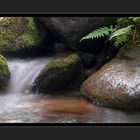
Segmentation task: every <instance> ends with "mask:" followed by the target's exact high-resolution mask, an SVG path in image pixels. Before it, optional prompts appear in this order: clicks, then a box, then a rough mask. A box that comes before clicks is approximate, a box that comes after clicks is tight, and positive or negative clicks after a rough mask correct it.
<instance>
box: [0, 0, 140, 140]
mask: <svg viewBox="0 0 140 140" xmlns="http://www.w3.org/2000/svg"><path fill="white" fill-rule="evenodd" d="M27 15H28V16H45V15H48V16H50V15H51V16H92V15H95V16H101V15H104V16H122V15H140V4H139V1H138V0H133V1H132V0H131V1H130V0H96V1H95V0H49V1H48V0H25V1H21V0H11V1H9V0H3V1H1V4H0V16H27ZM0 134H1V135H0V136H1V138H2V139H3V138H4V139H7V138H11V139H15V138H18V139H44V138H45V139H77V138H78V139H90V138H91V139H110V140H112V139H136V137H139V136H140V124H139V123H132V124H127V123H125V124H124V123H104V124H100V123H95V124H60V123H59V124H56V123H55V124H54V123H53V124H40V123H37V124H35V123H33V124H32V123H31V124H30V123H28V124H26V123H22V124H20V123H15V124H13V123H10V124H9V123H3V124H0Z"/></svg>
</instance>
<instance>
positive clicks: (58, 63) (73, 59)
mask: <svg viewBox="0 0 140 140" xmlns="http://www.w3.org/2000/svg"><path fill="white" fill-rule="evenodd" d="M79 60H80V58H79V56H78V55H77V54H72V55H70V56H68V57H66V58H59V59H56V60H52V61H50V62H49V63H48V65H47V66H46V70H47V69H50V68H61V67H66V66H68V65H71V64H72V65H73V64H76V63H77V61H79Z"/></svg>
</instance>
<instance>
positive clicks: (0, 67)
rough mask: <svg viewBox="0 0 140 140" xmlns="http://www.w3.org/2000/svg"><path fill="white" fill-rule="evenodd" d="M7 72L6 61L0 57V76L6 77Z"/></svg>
mask: <svg viewBox="0 0 140 140" xmlns="http://www.w3.org/2000/svg"><path fill="white" fill-rule="evenodd" d="M7 72H8V66H7V60H6V58H4V57H3V56H2V55H0V75H6V74H7Z"/></svg>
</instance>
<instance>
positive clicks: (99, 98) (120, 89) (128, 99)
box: [81, 48, 140, 110]
mask: <svg viewBox="0 0 140 140" xmlns="http://www.w3.org/2000/svg"><path fill="white" fill-rule="evenodd" d="M138 53H139V54H140V48H134V49H132V50H129V51H127V52H125V54H127V57H126V55H125V57H124V55H123V56H122V49H121V50H120V52H119V54H118V56H117V58H115V59H113V60H111V61H110V62H109V63H107V64H105V65H104V66H103V67H102V68H101V69H100V70H99V71H97V72H96V73H94V74H92V75H91V76H90V77H89V78H88V79H87V80H86V81H85V82H84V83H83V84H82V86H81V93H82V95H84V96H85V97H87V98H88V99H90V100H91V101H92V102H94V103H96V104H100V105H103V106H107V107H115V108H119V109H131V110H135V109H140V56H139V54H138Z"/></svg>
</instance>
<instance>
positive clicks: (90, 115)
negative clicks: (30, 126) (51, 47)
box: [0, 58, 140, 123]
mask: <svg viewBox="0 0 140 140" xmlns="http://www.w3.org/2000/svg"><path fill="white" fill-rule="evenodd" d="M50 59H51V58H36V59H24V60H23V59H10V60H9V64H8V65H9V69H10V73H11V78H10V82H9V86H8V89H7V90H6V91H5V92H3V93H1V94H0V123H121V122H123V123H134V122H140V112H123V111H120V110H115V109H107V108H102V107H97V106H95V105H93V104H90V103H89V102H87V101H86V100H85V99H83V98H82V97H81V96H80V92H79V91H76V90H75V91H66V90H65V91H64V90H63V91H59V92H58V95H42V94H33V93H30V91H29V88H30V85H31V84H32V82H33V80H34V79H35V77H36V76H37V74H38V73H39V72H40V70H41V69H42V68H43V66H44V65H45V64H47V63H48V61H49V60H50Z"/></svg>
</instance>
